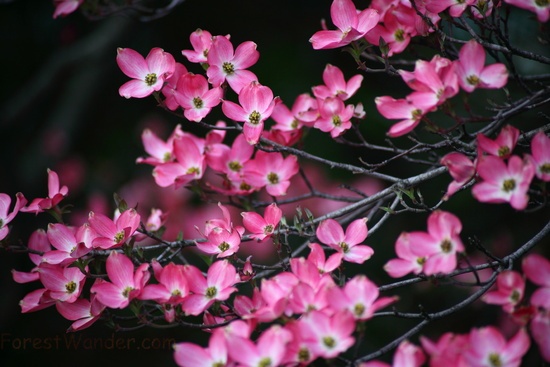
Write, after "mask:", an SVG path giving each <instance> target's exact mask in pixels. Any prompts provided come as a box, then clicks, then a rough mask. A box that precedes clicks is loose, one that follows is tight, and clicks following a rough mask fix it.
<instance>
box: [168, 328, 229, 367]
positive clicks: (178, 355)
mask: <svg viewBox="0 0 550 367" xmlns="http://www.w3.org/2000/svg"><path fill="white" fill-rule="evenodd" d="M227 357H228V354H227V345H226V341H225V332H224V330H223V329H216V330H214V332H213V333H212V335H211V336H210V340H209V341H208V347H207V348H202V347H199V346H198V345H196V344H193V343H177V344H174V359H175V360H176V363H177V364H178V366H181V367H212V366H227V362H228V361H227V359H228V358H227Z"/></svg>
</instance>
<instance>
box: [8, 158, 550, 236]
mask: <svg viewBox="0 0 550 367" xmlns="http://www.w3.org/2000/svg"><path fill="white" fill-rule="evenodd" d="M539 169H540V171H541V172H542V173H550V163H544V164H541V165H540V167H539ZM0 227H2V225H1V224H0Z"/></svg>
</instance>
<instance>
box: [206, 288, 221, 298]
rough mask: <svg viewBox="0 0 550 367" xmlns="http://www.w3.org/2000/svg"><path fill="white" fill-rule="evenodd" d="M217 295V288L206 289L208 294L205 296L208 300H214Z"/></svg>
mask: <svg viewBox="0 0 550 367" xmlns="http://www.w3.org/2000/svg"><path fill="white" fill-rule="evenodd" d="M216 294H218V290H217V289H216V287H208V288H206V293H205V294H204V295H205V296H206V298H214V297H215V296H216Z"/></svg>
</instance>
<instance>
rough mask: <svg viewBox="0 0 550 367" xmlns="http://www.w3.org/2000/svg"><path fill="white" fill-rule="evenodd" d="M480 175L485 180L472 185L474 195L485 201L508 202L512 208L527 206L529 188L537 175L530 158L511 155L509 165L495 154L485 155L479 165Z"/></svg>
mask: <svg viewBox="0 0 550 367" xmlns="http://www.w3.org/2000/svg"><path fill="white" fill-rule="evenodd" d="M477 167H478V168H477V172H478V174H479V176H480V177H481V178H482V179H483V180H484V181H482V182H480V183H477V184H476V185H475V186H474V187H472V194H473V195H474V197H475V198H476V199H477V200H479V201H481V202H484V203H506V202H509V203H510V205H511V206H512V208H514V209H516V210H523V209H525V208H526V207H527V202H528V201H529V196H528V195H527V190H528V189H529V185H530V184H531V180H532V179H533V177H534V175H535V167H534V166H533V164H532V163H531V161H529V160H522V159H521V158H520V157H518V156H512V157H510V159H509V161H508V165H506V163H504V161H503V160H502V159H500V158H497V157H494V156H487V157H483V158H482V159H480V160H479V163H478V166H477Z"/></svg>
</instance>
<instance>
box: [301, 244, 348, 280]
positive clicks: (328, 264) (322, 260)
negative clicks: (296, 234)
mask: <svg viewBox="0 0 550 367" xmlns="http://www.w3.org/2000/svg"><path fill="white" fill-rule="evenodd" d="M309 248H310V249H311V252H310V253H309V255H308V257H307V259H308V261H310V262H311V263H313V264H314V265H315V266H316V267H317V270H318V271H319V273H331V272H332V271H333V270H334V269H336V268H338V267H339V266H340V265H341V264H342V258H343V256H344V255H343V253H342V252H335V253H333V254H332V255H330V256H329V257H328V259H327V258H326V255H325V251H324V250H323V248H322V247H321V245H319V244H318V243H315V242H312V243H310V244H309Z"/></svg>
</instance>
